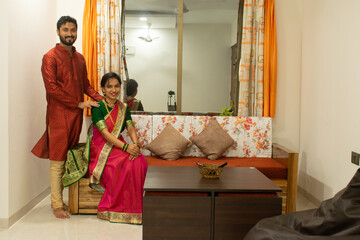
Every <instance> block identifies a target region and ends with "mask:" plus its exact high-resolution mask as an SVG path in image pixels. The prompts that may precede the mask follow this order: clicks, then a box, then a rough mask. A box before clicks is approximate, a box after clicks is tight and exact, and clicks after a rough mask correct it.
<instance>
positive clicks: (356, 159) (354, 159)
mask: <svg viewBox="0 0 360 240" xmlns="http://www.w3.org/2000/svg"><path fill="white" fill-rule="evenodd" d="M351 162H352V163H353V164H356V165H359V162H360V154H359V153H357V152H351Z"/></svg>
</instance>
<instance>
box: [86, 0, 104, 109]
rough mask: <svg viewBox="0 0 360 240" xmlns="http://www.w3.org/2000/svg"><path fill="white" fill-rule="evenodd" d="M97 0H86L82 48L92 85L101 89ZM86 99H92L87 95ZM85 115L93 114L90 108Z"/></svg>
mask: <svg viewBox="0 0 360 240" xmlns="http://www.w3.org/2000/svg"><path fill="white" fill-rule="evenodd" d="M96 18H97V14H96V2H95V1H92V0H86V1H85V7H84V16H83V32H82V37H83V41H82V49H83V55H84V58H85V61H86V66H87V74H88V78H89V81H90V85H91V86H92V87H93V88H94V89H95V90H96V91H100V84H99V81H98V77H97V49H96V21H97V20H96ZM84 100H85V101H88V100H91V99H90V97H88V96H87V95H85V98H84ZM84 112H85V116H90V115H91V110H90V109H88V108H87V109H85V111H84Z"/></svg>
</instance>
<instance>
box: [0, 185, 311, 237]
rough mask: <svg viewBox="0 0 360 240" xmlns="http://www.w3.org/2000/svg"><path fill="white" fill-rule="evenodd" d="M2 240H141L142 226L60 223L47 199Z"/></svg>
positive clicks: (302, 204) (300, 202)
mask: <svg viewBox="0 0 360 240" xmlns="http://www.w3.org/2000/svg"><path fill="white" fill-rule="evenodd" d="M65 192H67V191H65ZM65 195H66V193H65ZM65 199H67V196H65ZM315 207H316V206H315V205H314V204H312V203H310V202H309V201H308V200H307V199H306V198H305V197H303V196H301V195H299V196H298V199H297V210H305V209H310V208H315ZM0 239H1V240H20V239H25V240H31V239H36V240H67V239H69V240H92V239H94V240H95V239H99V240H100V239H101V240H109V239H126V240H141V239H142V226H141V225H128V224H116V223H109V222H107V221H103V220H99V219H97V218H96V216H95V215H76V216H71V218H70V219H68V220H61V219H56V218H55V217H54V216H53V214H52V210H51V209H50V197H47V198H45V199H44V200H43V201H42V202H41V203H39V204H38V205H37V206H36V207H34V208H33V209H32V210H31V211H30V212H29V213H28V214H26V215H25V216H24V217H23V218H22V219H20V221H18V222H17V223H15V224H14V225H13V226H11V227H10V228H9V229H5V230H4V229H3V230H0Z"/></svg>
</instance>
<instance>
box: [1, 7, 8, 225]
mask: <svg viewBox="0 0 360 240" xmlns="http://www.w3.org/2000/svg"><path fill="white" fill-rule="evenodd" d="M8 5H9V4H8V2H4V3H2V4H1V8H0V22H1V23H2V33H3V35H2V37H1V40H0V52H1V54H0V79H1V80H0V102H1V105H2V109H3V110H2V112H3V114H2V117H1V118H0V132H1V134H0V152H1V161H0V162H1V170H0V182H1V194H0V227H1V226H2V225H7V220H6V219H8V218H9V195H8V193H9V130H8V126H9V116H8V111H9V105H8V104H9V85H8V81H7V79H8V74H9V72H8V66H9V65H8V56H9V55H8V54H9V51H8V45H9V41H8V40H9V39H8V37H9V36H8V19H9V18H8V10H9V7H8Z"/></svg>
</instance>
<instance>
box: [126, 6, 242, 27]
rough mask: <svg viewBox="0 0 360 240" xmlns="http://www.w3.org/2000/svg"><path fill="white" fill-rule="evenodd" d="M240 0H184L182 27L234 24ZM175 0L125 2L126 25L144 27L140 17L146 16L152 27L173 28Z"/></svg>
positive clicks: (175, 18)
mask: <svg viewBox="0 0 360 240" xmlns="http://www.w3.org/2000/svg"><path fill="white" fill-rule="evenodd" d="M238 2H239V0H184V19H183V22H184V24H186V23H199V24H202V23H232V22H234V21H236V18H237V13H238ZM177 9H178V0H126V1H125V13H126V20H125V26H126V27H127V28H146V27H147V25H146V22H140V21H139V17H140V16H146V17H147V18H148V21H149V22H151V23H152V28H175V27H176V21H177Z"/></svg>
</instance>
